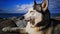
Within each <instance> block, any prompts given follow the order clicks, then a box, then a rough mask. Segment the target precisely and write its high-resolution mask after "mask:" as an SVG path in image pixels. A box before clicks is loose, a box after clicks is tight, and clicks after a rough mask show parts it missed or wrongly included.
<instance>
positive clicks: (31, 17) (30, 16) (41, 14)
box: [24, 0, 49, 25]
mask: <svg viewBox="0 0 60 34" xmlns="http://www.w3.org/2000/svg"><path fill="white" fill-rule="evenodd" d="M48 15H49V12H48V0H44V1H43V3H41V4H37V3H36V2H35V1H34V5H33V7H31V8H29V10H28V12H27V13H26V14H25V15H24V18H25V20H26V21H33V23H32V24H34V25H36V24H37V23H39V22H42V21H43V20H46V19H47V18H49V16H48Z"/></svg>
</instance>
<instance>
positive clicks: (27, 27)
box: [26, 23, 43, 34]
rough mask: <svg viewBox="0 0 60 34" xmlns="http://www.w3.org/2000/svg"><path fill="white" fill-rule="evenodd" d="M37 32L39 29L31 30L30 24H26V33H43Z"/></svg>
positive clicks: (41, 33)
mask: <svg viewBox="0 0 60 34" xmlns="http://www.w3.org/2000/svg"><path fill="white" fill-rule="evenodd" d="M38 30H39V28H32V27H31V25H30V23H28V24H27V26H26V31H27V32H28V33H29V34H43V31H38Z"/></svg>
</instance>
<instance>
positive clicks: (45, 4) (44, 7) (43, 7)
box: [42, 0, 48, 11]
mask: <svg viewBox="0 0 60 34" xmlns="http://www.w3.org/2000/svg"><path fill="white" fill-rule="evenodd" d="M47 8H48V0H44V1H43V3H42V10H43V11H45V10H47Z"/></svg>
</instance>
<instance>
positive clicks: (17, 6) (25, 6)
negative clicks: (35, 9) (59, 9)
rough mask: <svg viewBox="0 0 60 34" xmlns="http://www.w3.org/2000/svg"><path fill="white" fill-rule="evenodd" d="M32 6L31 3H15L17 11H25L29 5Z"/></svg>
mask: <svg viewBox="0 0 60 34" xmlns="http://www.w3.org/2000/svg"><path fill="white" fill-rule="evenodd" d="M32 6H33V3H31V4H22V5H21V6H20V5H16V8H17V11H27V10H28V9H29V8H30V7H32Z"/></svg>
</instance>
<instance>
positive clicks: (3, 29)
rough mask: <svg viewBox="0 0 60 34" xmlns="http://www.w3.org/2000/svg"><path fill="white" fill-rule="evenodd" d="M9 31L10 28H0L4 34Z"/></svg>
mask: <svg viewBox="0 0 60 34" xmlns="http://www.w3.org/2000/svg"><path fill="white" fill-rule="evenodd" d="M9 30H10V27H5V28H2V31H4V32H7V31H9Z"/></svg>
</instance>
